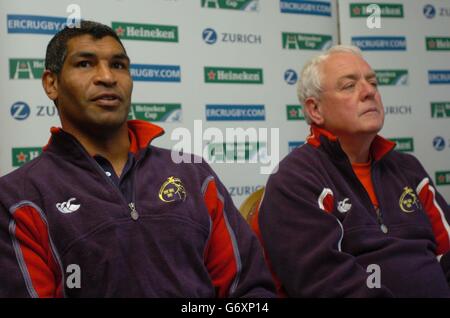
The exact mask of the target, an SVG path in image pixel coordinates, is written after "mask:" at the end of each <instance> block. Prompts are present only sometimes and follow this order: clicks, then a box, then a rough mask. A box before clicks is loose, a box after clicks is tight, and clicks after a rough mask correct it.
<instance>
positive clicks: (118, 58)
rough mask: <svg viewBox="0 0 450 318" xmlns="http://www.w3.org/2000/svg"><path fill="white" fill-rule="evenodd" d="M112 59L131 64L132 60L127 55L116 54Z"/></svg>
mask: <svg viewBox="0 0 450 318" xmlns="http://www.w3.org/2000/svg"><path fill="white" fill-rule="evenodd" d="M112 58H113V59H115V60H127V61H128V62H130V58H129V57H128V55H126V54H125V53H119V54H114V55H113V57H112Z"/></svg>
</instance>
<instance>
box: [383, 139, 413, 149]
mask: <svg viewBox="0 0 450 318" xmlns="http://www.w3.org/2000/svg"><path fill="white" fill-rule="evenodd" d="M389 140H390V141H393V142H395V143H396V144H397V145H396V146H395V150H397V151H401V152H412V151H414V139H413V138H411V137H401V138H389Z"/></svg>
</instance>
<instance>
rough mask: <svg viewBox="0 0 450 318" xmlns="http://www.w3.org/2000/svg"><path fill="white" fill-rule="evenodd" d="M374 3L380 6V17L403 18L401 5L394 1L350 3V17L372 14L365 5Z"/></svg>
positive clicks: (363, 16) (362, 16)
mask: <svg viewBox="0 0 450 318" xmlns="http://www.w3.org/2000/svg"><path fill="white" fill-rule="evenodd" d="M371 4H376V5H378V6H379V7H380V10H381V17H382V18H403V5H402V4H396V3H350V17H352V18H365V17H368V16H370V15H371V14H372V12H367V7H368V6H369V5H371Z"/></svg>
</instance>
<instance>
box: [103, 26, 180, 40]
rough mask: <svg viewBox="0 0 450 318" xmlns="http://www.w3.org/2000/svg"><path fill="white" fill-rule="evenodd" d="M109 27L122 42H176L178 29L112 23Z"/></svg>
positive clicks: (173, 27) (175, 27)
mask: <svg viewBox="0 0 450 318" xmlns="http://www.w3.org/2000/svg"><path fill="white" fill-rule="evenodd" d="M111 27H112V29H113V30H114V31H116V33H117V36H118V37H119V38H121V39H124V40H140V41H159V42H178V27H177V26H173V25H157V24H139V23H126V22H112V26H111Z"/></svg>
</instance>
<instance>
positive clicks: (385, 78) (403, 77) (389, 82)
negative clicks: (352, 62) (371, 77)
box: [375, 70, 408, 86]
mask: <svg viewBox="0 0 450 318" xmlns="http://www.w3.org/2000/svg"><path fill="white" fill-rule="evenodd" d="M375 73H376V76H377V82H378V85H381V86H396V85H408V70H375Z"/></svg>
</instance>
